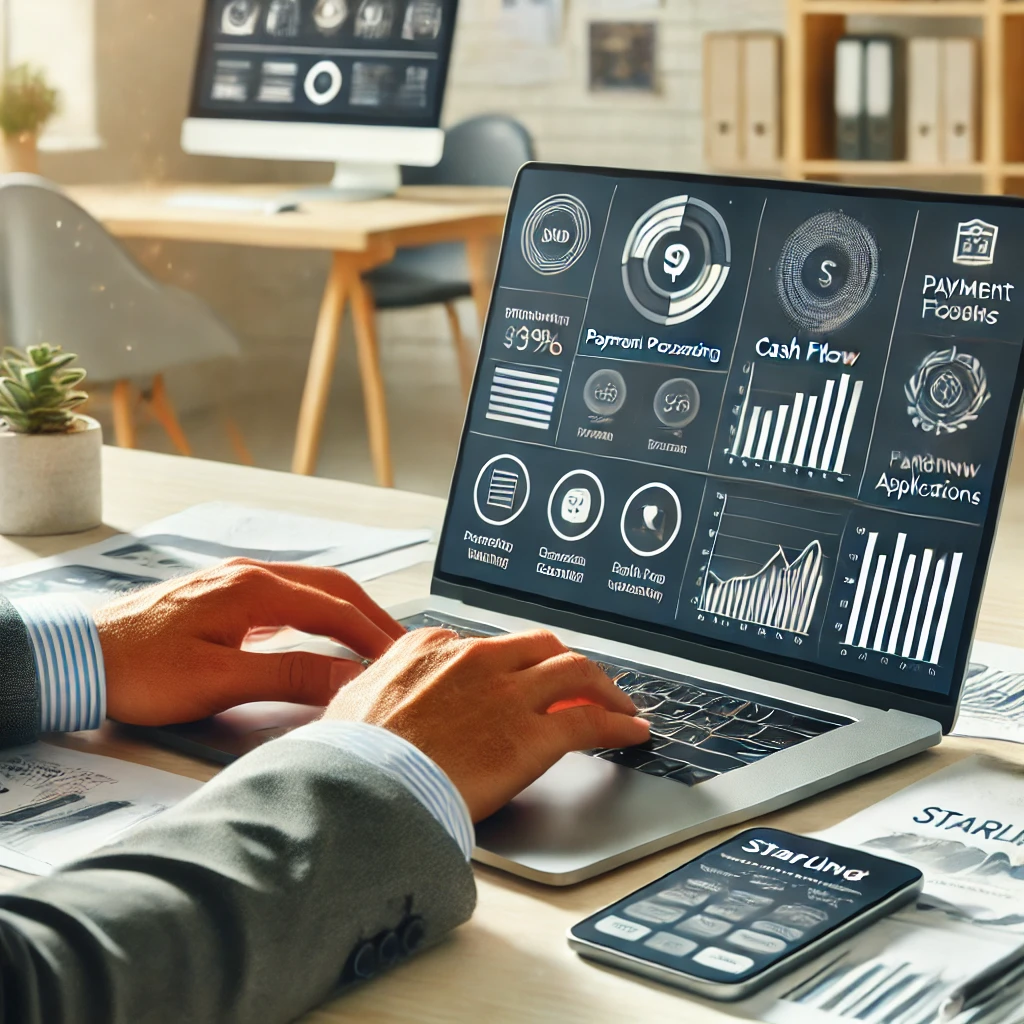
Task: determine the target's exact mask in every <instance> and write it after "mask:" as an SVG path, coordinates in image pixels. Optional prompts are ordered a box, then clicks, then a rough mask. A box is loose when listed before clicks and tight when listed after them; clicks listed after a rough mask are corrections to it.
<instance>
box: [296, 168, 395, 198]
mask: <svg viewBox="0 0 1024 1024" xmlns="http://www.w3.org/2000/svg"><path fill="white" fill-rule="evenodd" d="M401 184H402V169H401V168H400V167H399V166H398V164H357V163H352V164H347V163H337V164H335V165H334V178H333V179H332V181H331V183H330V184H329V185H321V186H312V187H310V188H300V189H297V190H296V191H295V192H293V193H291V195H292V197H293V198H294V199H295V200H296V201H297V202H299V203H302V202H328V203H329V202H338V203H356V202H360V201H361V200H364V199H384V198H386V197H387V196H393V195H394V194H395V193H396V192H397V191H398V189H399V188H400V186H401Z"/></svg>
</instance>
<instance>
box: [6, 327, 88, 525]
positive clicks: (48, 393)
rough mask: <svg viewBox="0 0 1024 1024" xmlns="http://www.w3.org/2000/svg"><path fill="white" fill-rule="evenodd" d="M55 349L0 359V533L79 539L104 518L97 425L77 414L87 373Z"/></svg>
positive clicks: (10, 353) (9, 352)
mask: <svg viewBox="0 0 1024 1024" xmlns="http://www.w3.org/2000/svg"><path fill="white" fill-rule="evenodd" d="M77 358H78V357H77V356H76V355H73V354H72V353H70V352H64V351H63V350H62V349H61V347H60V346H59V345H57V346H53V347H51V346H50V345H32V346H30V347H29V348H28V350H27V351H26V352H19V351H17V350H16V349H11V348H8V349H4V352H3V355H2V356H0V533H8V534H21V535H27V536H42V535H46V534H54V533H78V532H80V531H82V530H90V529H92V528H93V527H94V526H99V524H100V522H101V519H102V502H101V478H100V472H101V470H100V456H101V454H102V444H103V432H102V430H101V429H100V425H99V424H98V423H97V422H96V421H95V420H94V419H90V418H89V417H88V416H82V415H80V414H78V413H76V412H75V410H76V409H77V408H78V407H79V406H80V405H81V404H82V403H83V402H85V401H86V400H87V399H88V397H89V396H88V395H87V394H86V393H85V392H84V391H81V390H79V389H78V385H79V384H81V383H82V381H83V380H84V379H85V370H82V369H78V368H77V367H72V366H71V364H72V363H73V362H74V361H75V360H76V359H77Z"/></svg>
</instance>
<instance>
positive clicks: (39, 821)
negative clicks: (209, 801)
mask: <svg viewBox="0 0 1024 1024" xmlns="http://www.w3.org/2000/svg"><path fill="white" fill-rule="evenodd" d="M199 786H200V783H198V782H196V781H195V780H194V779H186V778H184V777H182V776H180V775H172V774H171V773H170V772H162V771H159V770H158V769H156V768H147V767H145V766H143V765H138V764H132V763H131V762H129V761H120V760H117V759H115V758H111V757H100V756H99V755H97V754H83V753H81V752H79V751H77V750H67V749H66V748H64V747H57V746H53V745H52V744H49V743H34V744H32V745H31V746H27V747H16V748H14V749H13V750H7V751H4V753H3V754H2V755H0V865H3V866H4V867H8V868H14V869H15V870H17V871H26V872H28V873H29V874H33V875H47V874H50V873H51V872H52V871H53V870H54V869H55V868H58V867H60V866H61V865H62V864H67V863H68V862H69V861H72V860H77V859H78V858H79V857H84V856H86V855H87V854H89V853H92V852H93V851H94V850H97V849H99V847H101V846H105V845H106V844H107V843H109V842H112V841H113V840H114V839H115V838H117V837H118V836H119V835H121V834H122V833H123V832H125V831H126V830H127V829H130V828H132V827H133V826H135V825H138V824H139V823H140V822H143V821H146V820H147V819H148V818H152V817H153V816H154V815H157V814H159V813H160V812H161V811H164V810H166V809H167V808H168V807H173V806H174V805H175V804H176V803H178V802H179V801H180V800H183V799H184V798H185V797H186V796H188V795H189V794H190V793H193V792H195V791H196V790H197V789H198V788H199Z"/></svg>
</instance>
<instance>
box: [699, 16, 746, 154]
mask: <svg viewBox="0 0 1024 1024" xmlns="http://www.w3.org/2000/svg"><path fill="white" fill-rule="evenodd" d="M704 154H705V157H706V159H707V162H708V163H709V164H710V165H711V166H712V167H737V166H738V165H739V163H740V37H739V35H737V34H736V33H734V32H709V33H708V34H707V35H706V36H705V37H704Z"/></svg>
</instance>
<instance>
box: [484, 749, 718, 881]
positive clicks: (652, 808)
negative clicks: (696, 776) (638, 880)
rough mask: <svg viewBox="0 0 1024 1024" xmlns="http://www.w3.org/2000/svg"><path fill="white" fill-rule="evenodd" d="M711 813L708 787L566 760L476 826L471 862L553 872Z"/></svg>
mask: <svg viewBox="0 0 1024 1024" xmlns="http://www.w3.org/2000/svg"><path fill="white" fill-rule="evenodd" d="M702 791H703V792H702ZM713 815H714V802H713V801H712V799H711V798H710V794H709V792H708V787H705V786H694V787H689V786H686V785H683V784H682V783H679V782H674V781H671V780H668V779H659V778H654V777H652V776H650V775H644V774H643V773H642V772H638V771H636V770H634V769H632V768H625V767H622V766H621V765H616V764H612V763H611V762H610V761H605V760H604V759H602V758H599V757H589V756H588V755H586V754H568V755H567V756H566V757H563V758H562V760H561V761H559V762H558V764H556V765H555V766H554V767H553V768H551V769H550V770H549V771H547V772H546V773H545V774H544V775H542V776H541V778H539V779H538V780H537V781H536V782H535V783H534V784H533V785H532V786H530V787H529V788H528V789H526V790H524V791H523V792H522V793H521V794H520V795H519V796H518V797H516V798H515V800H513V801H512V802H511V803H510V804H508V805H507V806H505V807H503V808H502V809H501V810H500V811H498V812H497V813H496V814H492V815H491V817H489V818H487V819H486V820H485V821H482V822H480V824H479V825H477V828H476V842H477V847H478V848H479V849H480V850H481V851H482V854H481V856H480V857H478V859H480V860H481V861H483V862H484V863H489V864H495V865H496V866H499V867H500V866H501V861H502V860H510V861H513V862H514V863H516V864H521V865H523V866H526V867H531V868H533V869H534V870H536V871H539V872H542V873H545V874H547V873H549V872H551V873H556V874H560V873H564V872H568V871H573V870H575V869H576V868H577V867H580V866H583V865H584V864H592V863H594V862H595V861H599V860H602V859H604V857H610V856H614V855H615V854H616V853H618V852H620V851H622V850H624V849H631V848H635V847H637V846H639V845H642V844H643V843H645V842H648V841H652V840H654V839H657V838H659V837H661V836H664V835H666V834H667V833H669V832H672V831H676V830H677V829H680V828H685V827H686V825H687V824H688V823H690V822H692V821H700V820H702V819H705V818H707V817H709V816H713Z"/></svg>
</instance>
